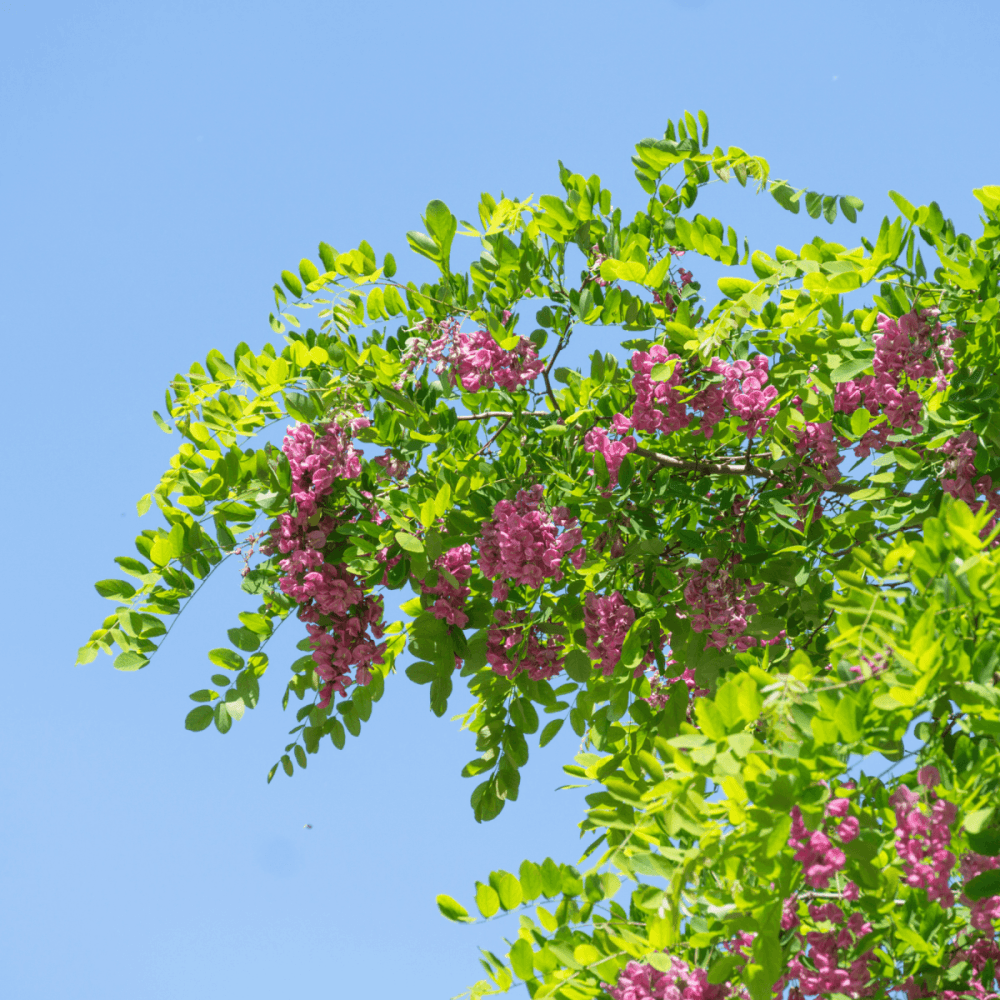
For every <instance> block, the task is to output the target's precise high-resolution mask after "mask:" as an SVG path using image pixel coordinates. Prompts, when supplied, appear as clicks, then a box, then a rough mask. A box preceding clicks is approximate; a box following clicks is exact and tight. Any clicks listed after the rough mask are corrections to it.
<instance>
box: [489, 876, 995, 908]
mask: <svg viewBox="0 0 1000 1000" xmlns="http://www.w3.org/2000/svg"><path fill="white" fill-rule="evenodd" d="M998 875H1000V872H998ZM497 895H498V896H499V897H500V905H501V906H502V907H503V908H504V909H505V910H513V909H514V907H515V906H519V905H520V903H521V900H522V899H523V893H522V892H521V883H520V882H518V880H517V879H516V878H515V877H514V876H513V875H511V873H510V872H504V873H503V875H501V876H500V884H499V885H498V886H497Z"/></svg>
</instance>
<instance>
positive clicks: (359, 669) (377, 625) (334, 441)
mask: <svg viewBox="0 0 1000 1000" xmlns="http://www.w3.org/2000/svg"><path fill="white" fill-rule="evenodd" d="M366 426H368V421H367V419H365V418H363V417H359V418H355V419H353V420H349V421H348V422H347V423H346V425H345V426H341V425H340V424H338V423H336V422H333V423H330V424H328V425H327V426H326V428H325V430H324V431H323V434H322V436H317V434H316V432H315V431H314V429H313V428H312V427H310V426H308V425H306V424H299V425H296V426H294V427H291V428H290V429H289V430H288V432H287V433H286V435H285V440H284V444H283V450H284V452H285V455H286V456H287V457H288V464H289V467H290V469H291V473H292V489H291V496H292V499H293V500H294V501H295V504H296V508H297V513H296V514H295V515H292V514H280V515H279V516H278V518H277V520H276V522H275V525H274V528H273V529H272V533H271V547H272V548H273V549H277V550H278V551H279V552H281V553H283V554H284V555H285V558H284V559H282V560H281V561H280V562H279V564H278V565H279V566H280V568H281V570H282V573H283V574H284V575H283V576H281V577H280V578H279V581H278V585H279V586H280V587H281V589H282V590H283V591H284V592H285V593H286V594H288V596H289V597H291V598H292V599H293V600H294V601H295V602H296V603H297V604H298V605H299V610H298V616H299V618H300V619H301V620H302V621H304V622H306V623H307V625H306V629H307V631H308V633H309V636H310V639H311V643H312V647H313V653H312V658H313V660H314V662H315V663H316V673H317V674H318V675H319V676H320V677H321V678H322V679H323V680H324V681H325V682H326V684H325V685H324V687H323V688H322V690H321V692H320V702H319V705H320V707H321V708H325V707H326V706H327V705H329V704H330V700H331V699H332V697H333V693H334V692H335V691H336V692H338V693H340V694H343V693H344V691H345V690H346V688H347V685H348V684H350V683H351V682H352V679H351V676H350V674H351V670H352V669H354V671H355V676H354V680H356V681H357V683H359V684H367V683H368V681H369V680H370V679H371V667H372V665H373V664H374V663H381V662H382V654H383V652H384V650H385V644H384V643H383V644H381V645H376V640H378V639H381V638H382V635H383V629H382V601H381V599H380V598H378V597H373V596H368V597H366V596H365V593H364V590H363V589H362V588H361V587H360V586H359V585H358V581H357V578H356V577H355V576H354V575H353V574H351V573H350V572H348V571H347V569H346V568H345V567H344V566H343V565H331V564H330V563H328V562H327V561H326V559H325V558H324V555H323V550H324V548H325V546H326V543H327V538H328V536H329V535H330V533H331V532H332V531H334V530H335V529H336V527H337V522H336V520H335V519H334V518H332V517H328V516H323V514H322V512H321V511H320V508H319V504H320V501H321V500H322V499H323V497H325V496H326V495H328V494H329V493H330V492H331V491H332V489H333V485H334V482H335V481H336V480H337V479H354V478H357V477H358V476H359V475H360V474H361V463H360V459H359V454H360V453H359V452H358V451H357V450H356V449H355V448H354V447H352V443H351V436H350V433H349V431H350V430H357V429H360V428H361V427H366ZM369 632H370V633H371V635H369Z"/></svg>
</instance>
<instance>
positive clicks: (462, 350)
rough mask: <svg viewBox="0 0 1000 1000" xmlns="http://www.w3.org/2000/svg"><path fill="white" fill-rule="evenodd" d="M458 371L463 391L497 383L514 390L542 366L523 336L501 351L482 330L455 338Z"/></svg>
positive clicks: (530, 344)
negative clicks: (512, 345) (509, 347)
mask: <svg viewBox="0 0 1000 1000" xmlns="http://www.w3.org/2000/svg"><path fill="white" fill-rule="evenodd" d="M457 361H458V374H459V377H460V378H461V380H462V388H463V389H465V390H466V392H479V390H480V389H492V388H493V386H494V385H498V386H499V387H500V388H501V389H506V390H507V391H508V392H514V391H515V390H517V389H520V388H521V387H522V386H523V385H527V383H529V382H533V381H534V380H535V379H536V378H537V377H538V376H539V375H541V373H542V369H544V368H545V362H544V361H542V359H541V358H539V357H538V352H537V350H536V349H535V345H534V344H533V343H532V342H531V341H530V340H525V339H524V338H523V337H521V338H519V339H518V342H517V346H516V347H515V348H514V349H513V350H510V351H507V350H504V349H503V348H502V347H501V346H500V345H499V344H498V343H497V342H496V341H495V340H494V339H493V336H492V335H491V334H490V333H488V332H487V331H486V330H477V331H476V332H475V333H473V334H471V335H469V334H465V333H463V334H461V335H460V336H459V338H458V351H457Z"/></svg>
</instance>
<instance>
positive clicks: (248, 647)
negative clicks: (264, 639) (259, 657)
mask: <svg viewBox="0 0 1000 1000" xmlns="http://www.w3.org/2000/svg"><path fill="white" fill-rule="evenodd" d="M226 635H228V636H229V641H230V642H231V643H232V644H233V645H234V646H235V647H236V648H237V649H242V650H243V652H245V653H252V652H253V651H254V650H255V649H259V648H260V639H258V638H257V636H256V635H255V634H254V633H253V632H251V631H250V629H248V628H231V629H229V631H228V632H227V633H226ZM220 666H225V664H220Z"/></svg>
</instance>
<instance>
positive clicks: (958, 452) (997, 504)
mask: <svg viewBox="0 0 1000 1000" xmlns="http://www.w3.org/2000/svg"><path fill="white" fill-rule="evenodd" d="M978 443H979V439H978V437H977V435H976V432H975V431H972V430H968V431H962V433H961V434H959V435H957V436H956V437H953V438H949V439H948V440H947V441H945V443H944V444H943V445H942V446H941V450H942V451H943V452H944V453H945V455H947V456H948V457H947V458H946V459H945V463H944V470H943V472H944V474H943V476H942V477H941V487H942V489H943V490H944V491H945V493H948V494H949V495H950V496H953V497H955V499H956V500H964V501H965V502H966V503H967V504H968V505H969V507H970V508H971V509H972V510H973V511H975V512H977V513H978V512H979V510H981V508H982V505H983V503H985V504H986V506H987V507H989V508H990V510H991V511H992V512H993V514H994V517H993V518H991V522H990V524H989V525H988V526H987V530H990V529H992V528H993V526H994V525H995V523H996V514H997V513H998V512H1000V490H998V489H994V487H993V479H992V478H991V477H990V476H985V475H984V476H977V472H976V446H977V445H978ZM980 493H982V494H984V496H985V500H984V501H982V502H981V501H980V500H979V499H978V497H979V494H980Z"/></svg>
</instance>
